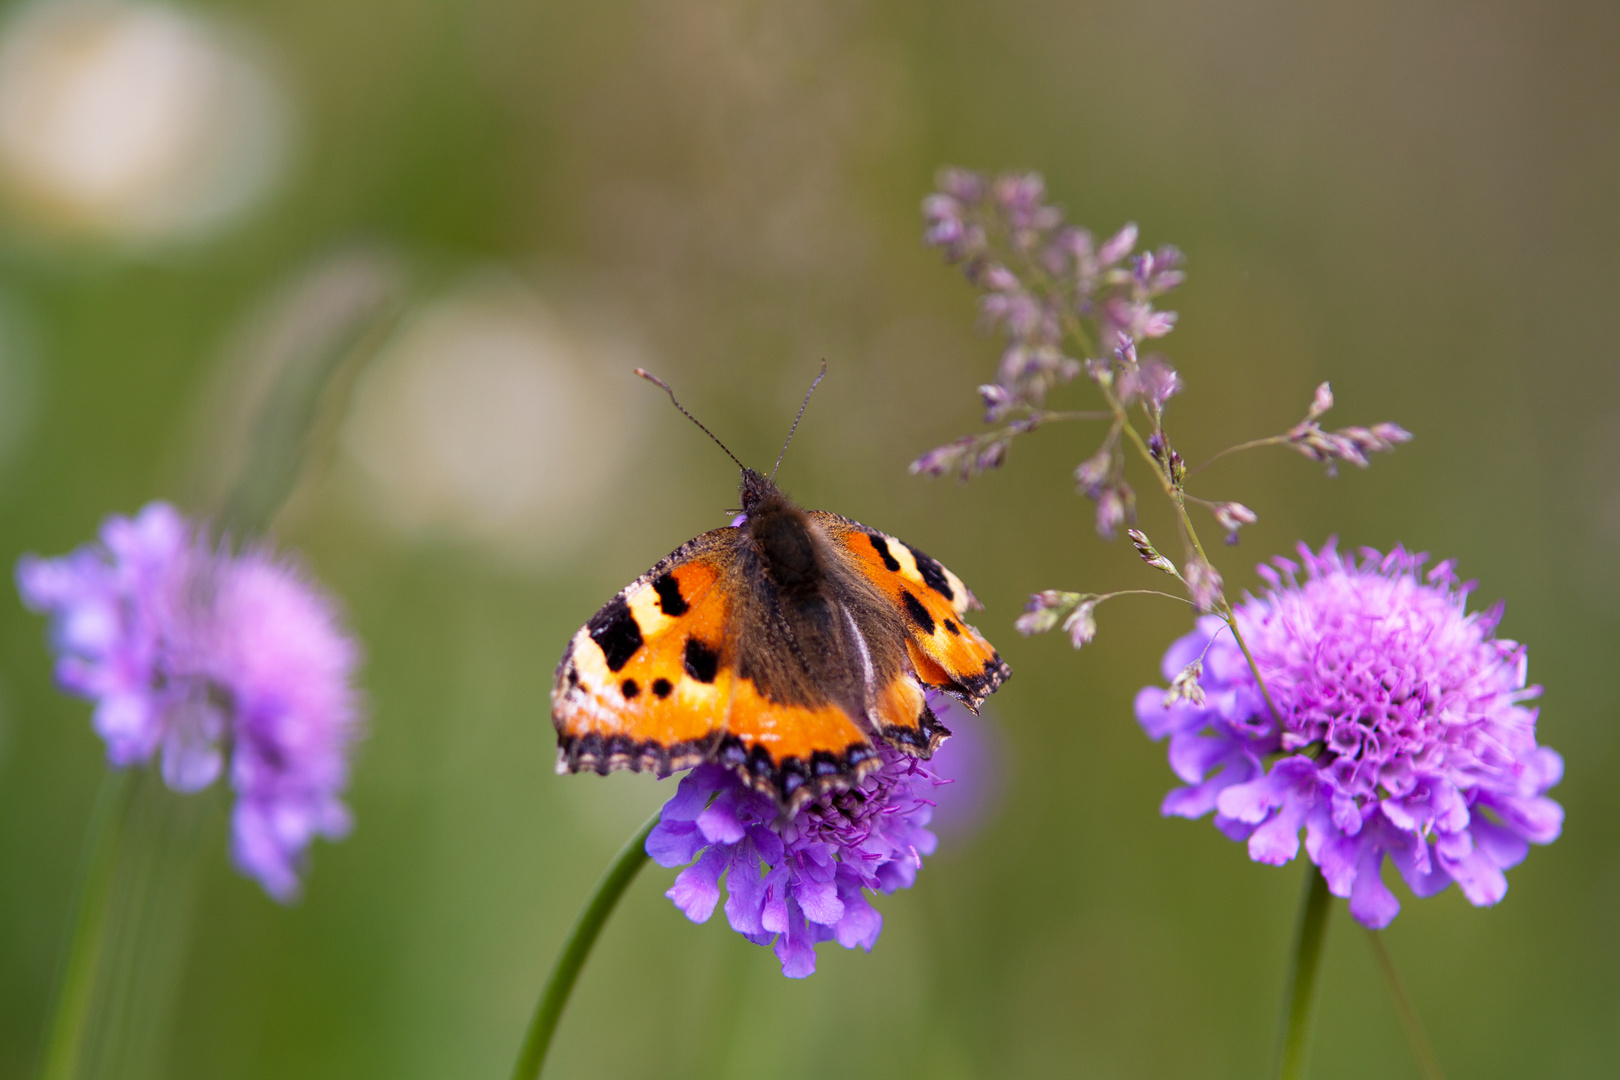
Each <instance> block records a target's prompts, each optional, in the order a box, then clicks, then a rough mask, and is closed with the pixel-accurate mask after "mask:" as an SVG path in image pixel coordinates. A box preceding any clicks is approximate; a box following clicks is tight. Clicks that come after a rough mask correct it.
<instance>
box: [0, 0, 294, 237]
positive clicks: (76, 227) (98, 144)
mask: <svg viewBox="0 0 1620 1080" xmlns="http://www.w3.org/2000/svg"><path fill="white" fill-rule="evenodd" d="M287 134H288V133H287V109H286V103H285V99H284V96H283V94H282V92H281V89H280V87H279V86H278V85H277V83H276V81H275V80H274V79H273V78H272V77H271V75H270V72H269V71H268V69H267V66H266V64H265V62H264V60H263V58H262V56H261V55H260V49H259V48H258V46H257V43H256V42H253V41H250V40H247V39H245V38H242V37H240V36H239V35H236V34H227V33H225V32H223V31H221V30H220V29H219V28H218V27H216V26H214V25H213V24H211V23H209V22H206V21H204V20H203V19H202V18H201V17H199V16H197V15H196V14H193V13H191V12H187V11H182V10H179V9H176V8H170V7H165V6H160V5H157V4H148V3H115V2H108V0H58V2H45V3H35V4H32V5H28V6H25V7H23V8H22V9H20V10H19V11H17V12H16V13H15V14H14V15H13V16H12V17H11V19H10V20H9V22H8V23H7V25H6V26H5V28H4V31H3V33H0V179H3V181H4V184H5V187H6V189H7V195H8V196H9V197H10V199H11V201H12V202H13V203H14V205H15V207H16V209H17V211H18V212H19V213H20V214H21V215H22V216H23V217H24V218H26V219H28V220H29V221H30V222H31V223H33V224H35V225H37V226H39V227H42V228H44V229H47V230H51V231H56V232H59V233H68V234H73V235H79V236H90V237H99V238H103V239H110V240H116V241H132V242H152V241H158V240H169V239H177V238H182V237H189V236H196V235H198V234H200V233H205V232H207V231H209V230H210V228H211V227H213V226H217V225H220V224H223V223H224V222H226V221H227V220H228V219H230V218H232V217H235V216H236V215H237V214H238V213H239V212H240V211H241V210H243V209H245V208H247V207H248V206H249V205H251V204H252V203H253V202H254V201H256V200H257V199H258V198H259V197H260V196H261V195H263V194H264V193H265V191H266V190H267V189H268V188H269V187H270V185H271V183H272V182H273V181H274V180H275V179H276V177H277V176H278V175H279V174H280V172H281V171H282V166H283V164H284V160H285V157H286V149H287Z"/></svg>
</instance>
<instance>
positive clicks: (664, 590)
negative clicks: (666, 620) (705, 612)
mask: <svg viewBox="0 0 1620 1080" xmlns="http://www.w3.org/2000/svg"><path fill="white" fill-rule="evenodd" d="M653 589H654V590H655V591H656V592H657V593H658V606H659V607H660V608H663V610H664V614H665V615H668V616H669V617H670V618H672V619H673V618H674V617H675V616H677V615H685V614H686V612H687V611H688V609H690V607H691V605H690V604H688V603H687V602H686V598H685V597H684V596H682V595H681V583H680V582H678V581H676V580H675V575H673V574H659V575H658V580H656V581H654V582H653Z"/></svg>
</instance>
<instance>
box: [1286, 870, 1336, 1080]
mask: <svg viewBox="0 0 1620 1080" xmlns="http://www.w3.org/2000/svg"><path fill="white" fill-rule="evenodd" d="M1332 903H1333V894H1332V893H1330V892H1328V887H1327V879H1326V878H1324V877H1323V876H1322V872H1321V871H1320V870H1318V869H1317V868H1316V867H1314V866H1312V867H1311V868H1310V871H1309V876H1308V879H1307V881H1306V884H1305V895H1304V897H1303V899H1302V901H1301V904H1300V909H1299V932H1298V935H1297V936H1296V938H1295V941H1294V962H1293V972H1292V974H1291V975H1290V977H1289V981H1288V989H1287V994H1288V997H1287V1001H1286V1004H1285V1006H1284V1012H1283V1016H1284V1022H1283V1030H1282V1039H1281V1041H1280V1043H1279V1044H1278V1047H1277V1073H1276V1075H1277V1080H1301V1078H1302V1077H1303V1076H1304V1075H1305V1062H1306V1059H1307V1057H1308V1055H1309V1052H1310V1044H1311V1014H1312V1012H1313V1011H1314V1010H1315V1007H1316V984H1317V978H1316V976H1317V972H1318V970H1319V969H1320V968H1321V966H1322V944H1323V943H1324V942H1325V941H1326V940H1327V924H1328V913H1329V912H1331V911H1332V910H1333V908H1332Z"/></svg>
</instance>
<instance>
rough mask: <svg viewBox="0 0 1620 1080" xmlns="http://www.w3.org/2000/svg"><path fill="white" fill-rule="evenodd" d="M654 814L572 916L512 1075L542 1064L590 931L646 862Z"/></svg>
mask: <svg viewBox="0 0 1620 1080" xmlns="http://www.w3.org/2000/svg"><path fill="white" fill-rule="evenodd" d="M658 817H659V815H658V814H654V815H653V816H652V817H650V818H648V819H647V823H646V824H645V825H643V826H642V827H641V828H639V829H637V830H636V835H634V836H632V837H631V838H630V840H629V842H628V843H626V844H625V845H624V847H623V848H622V849H620V851H619V854H618V855H617V856H615V858H614V860H613V863H612V865H610V866H609V867H608V868H607V872H606V873H605V874H603V875H602V879H601V880H600V881H598V882H597V883H596V889H595V891H594V892H592V893H591V898H590V900H589V901H587V902H586V904H585V907H584V910H582V911H581V912H580V913H579V918H578V919H576V920H575V921H574V928H573V929H572V930H570V931H569V932H568V938H567V940H565V941H564V942H563V947H562V951H561V952H560V953H558V954H557V960H556V962H555V963H553V964H552V966H551V974H550V975H548V976H546V988H545V991H544V992H543V993H542V994H541V995H540V1004H539V1005H538V1006H537V1007H536V1008H535V1010H534V1019H533V1020H530V1021H529V1033H528V1035H526V1036H525V1037H524V1039H523V1052H522V1053H521V1054H519V1055H518V1060H517V1065H516V1066H515V1067H514V1068H513V1069H512V1080H536V1078H537V1077H538V1076H539V1075H540V1070H541V1069H542V1068H543V1067H544V1066H545V1063H546V1051H548V1050H550V1049H551V1037H552V1035H554V1034H555V1033H556V1031H557V1021H558V1020H560V1019H561V1018H562V1012H563V1009H564V1008H565V1007H567V1005H568V995H569V994H571V993H572V992H573V990H574V983H575V981H576V980H578V978H579V972H580V969H581V968H583V967H584V966H585V961H586V960H587V959H588V958H589V957H590V955H591V947H592V946H594V945H595V944H596V937H597V935H598V934H600V933H601V932H602V926H603V924H605V923H606V922H607V921H608V916H609V915H612V914H613V909H614V908H615V907H616V906H618V903H619V898H620V897H622V896H623V895H624V891H625V890H626V889H628V888H629V887H630V883H631V882H632V881H634V880H635V879H636V874H637V873H639V872H640V870H641V868H642V866H643V865H645V864H646V862H647V837H648V835H649V834H651V832H652V831H653V826H655V825H657V824H658Z"/></svg>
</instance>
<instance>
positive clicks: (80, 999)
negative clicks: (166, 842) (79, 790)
mask: <svg viewBox="0 0 1620 1080" xmlns="http://www.w3.org/2000/svg"><path fill="white" fill-rule="evenodd" d="M133 787H134V785H133V783H132V782H131V778H130V775H129V771H128V770H126V769H111V770H108V772H107V776H106V778H105V779H104V780H102V783H101V793H100V794H99V795H97V796H96V805H95V809H94V810H93V811H91V816H90V829H89V832H88V834H87V836H86V837H85V851H84V861H83V862H82V863H81V865H80V870H79V884H78V890H77V895H76V897H75V899H74V918H73V936H72V937H71V938H70V939H69V943H68V951H67V954H66V956H65V958H64V960H63V963H62V972H61V975H60V976H59V977H58V981H57V989H56V1004H55V1007H54V1009H53V1010H52V1015H51V1026H50V1028H49V1034H48V1035H47V1036H46V1039H45V1056H44V1060H43V1061H41V1063H40V1069H39V1075H40V1080H73V1078H74V1077H76V1076H78V1075H79V1074H80V1072H81V1071H82V1069H83V1065H84V1057H85V1049H86V1045H85V1040H86V1038H87V1037H88V1036H89V1034H90V1032H89V1026H88V1023H89V1019H90V1012H91V1008H92V1006H93V1005H94V1003H95V991H96V985H97V982H98V979H99V976H100V974H101V968H102V954H103V952H104V951H105V949H104V946H105V944H106V940H107V912H108V910H109V908H110V905H109V903H108V901H109V899H110V898H111V896H112V891H113V871H114V869H115V867H116V865H117V862H118V837H119V834H120V833H121V832H122V831H123V828H122V826H123V822H124V816H125V811H126V810H127V809H128V807H129V801H130V792H131V791H132V790H133Z"/></svg>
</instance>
